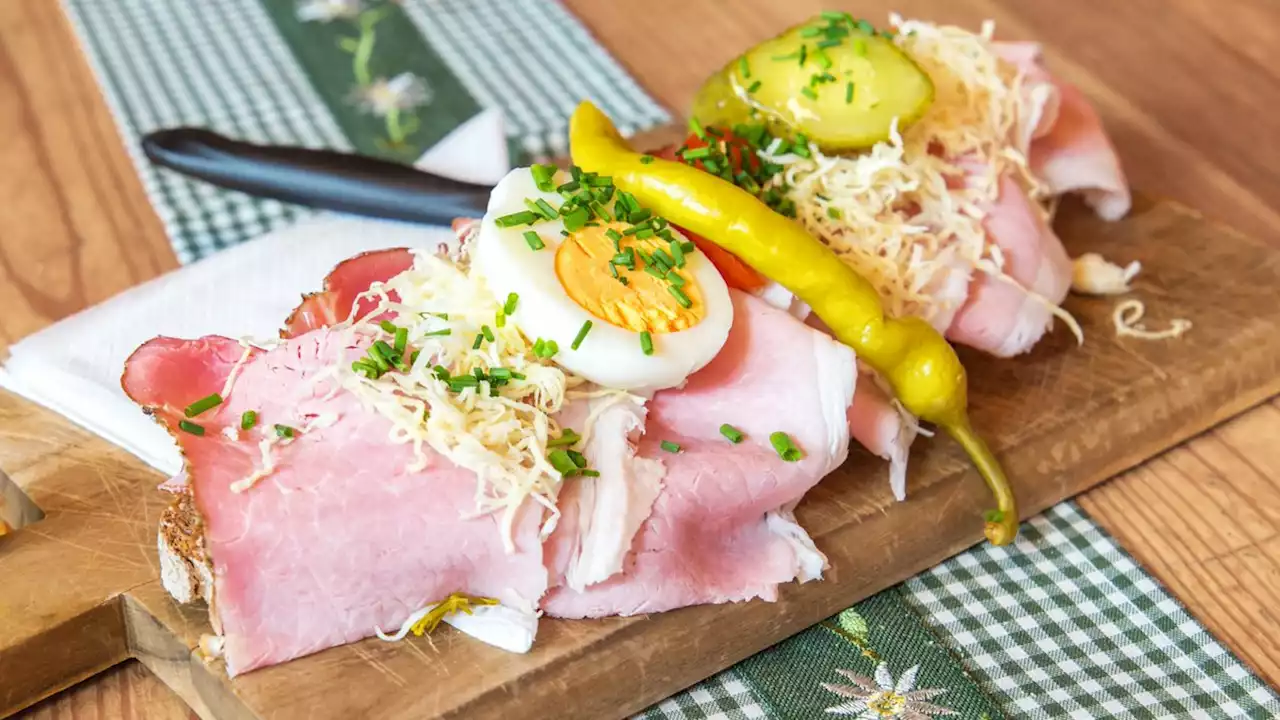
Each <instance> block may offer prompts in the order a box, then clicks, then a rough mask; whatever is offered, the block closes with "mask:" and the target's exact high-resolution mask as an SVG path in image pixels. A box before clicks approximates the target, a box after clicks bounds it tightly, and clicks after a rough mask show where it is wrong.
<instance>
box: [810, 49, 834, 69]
mask: <svg viewBox="0 0 1280 720" xmlns="http://www.w3.org/2000/svg"><path fill="white" fill-rule="evenodd" d="M813 60H814V62H816V63H818V67H820V68H822V69H823V70H829V69H831V64H832V63H831V58H829V57H827V54H826V53H825V52H823V51H822V48H818V49H817V50H814V51H813Z"/></svg>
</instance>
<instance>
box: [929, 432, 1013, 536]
mask: <svg viewBox="0 0 1280 720" xmlns="http://www.w3.org/2000/svg"><path fill="white" fill-rule="evenodd" d="M943 428H944V429H945V430H946V431H947V434H949V435H950V436H951V437H953V438H955V440H956V442H958V443H960V447H962V448H964V451H965V452H966V453H968V454H969V459H970V460H972V461H973V464H974V466H975V467H977V468H978V472H979V473H980V474H981V475H982V479H983V480H985V481H986V482H987V487H989V488H991V494H992V495H995V498H996V509H995V510H988V511H987V512H986V513H984V514H983V519H984V520H985V521H986V526H985V528H984V530H985V532H986V535H987V539H988V540H990V541H991V544H992V545H1008V544H1009V543H1011V542H1013V539H1014V538H1015V537H1017V535H1018V501H1017V500H1016V499H1014V497H1013V488H1012V487H1010V486H1009V478H1007V477H1005V475H1004V470H1003V469H1002V468H1001V467H1000V461H998V460H996V456H995V455H994V454H992V452H991V449H990V448H988V447H987V444H986V443H985V442H983V440H982V438H981V437H979V436H978V434H977V433H976V432H974V431H973V427H972V426H970V425H969V418H968V417H966V416H964V415H961V416H960V418H959V419H958V420H954V421H952V422H950V423H947V424H946V425H944V426H943Z"/></svg>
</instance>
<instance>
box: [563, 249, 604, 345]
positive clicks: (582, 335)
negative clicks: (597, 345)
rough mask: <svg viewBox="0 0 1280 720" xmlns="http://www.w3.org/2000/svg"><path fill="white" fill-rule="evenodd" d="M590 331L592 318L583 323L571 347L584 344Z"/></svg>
mask: <svg viewBox="0 0 1280 720" xmlns="http://www.w3.org/2000/svg"><path fill="white" fill-rule="evenodd" d="M609 267H613V266H612V265H610V266H609ZM589 332H591V321H590V320H588V321H586V322H584V323H582V328H581V329H580V330H578V335H577V337H575V338H574V339H573V344H572V345H570V346H569V348H570V349H572V350H577V349H578V346H580V345H582V341H583V340H586V339H587V333H589Z"/></svg>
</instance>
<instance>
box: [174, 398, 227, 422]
mask: <svg viewBox="0 0 1280 720" xmlns="http://www.w3.org/2000/svg"><path fill="white" fill-rule="evenodd" d="M221 404H222V396H221V395H219V394H218V393H214V394H212V395H209V396H207V397H202V398H200V399H199V400H197V401H195V402H193V403H191V404H190V405H188V406H187V407H186V409H185V410H183V411H182V414H183V415H186V416H187V417H189V418H193V417H195V416H197V415H199V414H200V413H202V412H205V411H207V410H212V409H213V408H216V407H218V406H219V405H221Z"/></svg>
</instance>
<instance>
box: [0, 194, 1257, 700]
mask: <svg viewBox="0 0 1280 720" xmlns="http://www.w3.org/2000/svg"><path fill="white" fill-rule="evenodd" d="M1057 227H1058V229H1059V232H1060V234H1061V235H1062V237H1063V238H1064V241H1065V242H1066V244H1067V246H1068V248H1070V250H1071V252H1072V254H1073V255H1074V254H1080V253H1083V252H1086V251H1096V252H1100V253H1102V254H1103V255H1104V256H1106V257H1109V258H1114V259H1117V260H1123V261H1125V262H1127V261H1129V260H1133V259H1137V260H1140V261H1141V262H1142V264H1143V268H1144V271H1143V274H1142V275H1141V276H1140V277H1139V279H1138V281H1137V283H1136V288H1135V293H1134V296H1135V297H1138V298H1140V299H1142V300H1144V301H1146V303H1147V305H1148V308H1149V312H1150V316H1151V317H1150V319H1149V322H1150V323H1151V324H1152V325H1153V326H1159V325H1162V324H1163V323H1164V322H1165V321H1167V320H1168V319H1170V318H1174V317H1183V318H1189V319H1191V320H1192V321H1194V323H1195V327H1194V329H1193V330H1192V331H1191V332H1190V333H1189V334H1188V335H1186V336H1184V337H1183V338H1181V339H1178V340H1173V341H1166V342H1143V341H1137V340H1132V339H1117V338H1116V336H1115V333H1114V330H1113V327H1112V321H1111V314H1112V310H1113V308H1114V306H1115V304H1116V302H1117V300H1116V299H1114V298H1102V299H1096V298H1076V297H1073V298H1071V299H1070V300H1069V301H1068V303H1067V308H1068V309H1069V310H1070V311H1071V312H1072V313H1073V314H1074V315H1075V316H1076V317H1077V318H1079V319H1080V321H1081V324H1082V326H1083V327H1084V330H1085V333H1086V336H1087V342H1086V344H1085V345H1084V346H1083V347H1076V345H1075V343H1074V340H1073V339H1072V338H1071V336H1070V334H1069V333H1067V332H1066V331H1065V330H1064V329H1062V328H1059V329H1057V330H1056V331H1055V332H1054V333H1053V334H1052V335H1051V336H1050V337H1049V338H1047V339H1046V340H1045V341H1043V342H1042V343H1041V344H1040V345H1039V346H1038V347H1037V348H1036V350H1035V351H1034V352H1033V353H1031V354H1030V355H1028V356H1025V357H1022V358H1018V359H1014V360H1005V361H999V360H994V359H991V358H987V357H983V356H980V355H978V354H976V353H965V354H964V356H963V359H964V360H965V363H966V365H967V367H968V368H969V370H970V378H971V380H970V382H971V393H970V394H971V406H972V408H973V414H974V422H975V423H976V425H977V426H978V427H979V428H980V429H981V431H982V432H983V433H984V434H985V435H986V436H987V438H988V439H989V441H990V442H991V443H992V445H993V446H994V448H995V449H996V450H997V452H998V453H999V454H1000V456H1001V458H1002V459H1003V461H1004V463H1005V467H1006V469H1007V470H1008V472H1009V475H1010V476H1011V477H1012V478H1013V480H1014V483H1015V485H1016V487H1017V490H1018V495H1019V498H1020V500H1021V503H1022V509H1023V512H1024V516H1029V515H1032V514H1035V513H1037V512H1039V511H1040V510H1042V509H1044V508H1045V507H1048V506H1049V505H1052V504H1053V503H1056V502H1058V501H1059V500H1062V499H1063V498H1066V497H1070V496H1072V495H1074V494H1076V493H1078V492H1081V491H1082V490H1084V489H1086V488H1088V487H1089V486H1091V485H1094V484H1095V483H1098V482H1100V481H1102V480H1104V479H1106V478H1108V477H1110V476H1112V475H1114V474H1116V473H1118V472H1120V471H1121V470H1124V469H1126V468H1128V467H1131V466H1133V465H1136V464H1138V463H1140V462H1142V461H1143V460H1145V459H1146V458H1149V457H1151V456H1152V455H1154V454H1156V453H1158V452H1160V451H1162V450H1164V449H1166V448H1168V447H1170V446H1172V445H1174V444H1176V443H1178V442H1181V441H1182V440H1184V439H1186V438H1188V437H1190V436H1192V435H1194V434H1196V433H1198V432H1201V431H1203V430H1205V429H1206V428H1208V427H1210V426H1212V425H1214V424H1216V423H1218V422H1220V421H1222V420H1224V419H1226V418H1227V417H1229V416H1231V415H1233V414H1236V413H1238V412H1240V411H1242V410H1245V409H1247V408H1248V407H1250V406H1252V405H1254V404H1256V403H1258V402H1261V401H1262V400H1264V399H1266V398H1268V397H1270V396H1272V395H1274V394H1276V393H1278V392H1280V303H1277V302H1276V301H1275V292H1276V288H1277V287H1280V253H1277V252H1275V251H1273V250H1271V249H1269V248H1267V247H1265V246H1263V245H1262V244H1260V243H1257V242H1253V241H1250V240H1248V239H1246V238H1243V237H1239V236H1238V235H1237V234H1236V233H1234V232H1233V231H1231V230H1228V229H1225V228H1223V227H1221V226H1218V225H1215V224H1212V223H1210V222H1208V221H1206V220H1204V219H1202V218H1201V217H1199V216H1198V215H1197V214H1196V213H1194V212H1192V211H1190V210H1187V209H1186V208H1184V207H1181V206H1178V205H1176V204H1173V203H1168V202H1155V201H1151V200H1147V199H1139V200H1138V202H1137V205H1136V207H1135V209H1134V212H1133V213H1132V215H1131V216H1130V217H1129V218H1128V219H1126V220H1124V221H1122V222H1119V223H1115V224H1107V223H1103V222H1100V221H1098V220H1096V219H1094V218H1092V216H1090V215H1089V214H1088V213H1087V212H1086V211H1084V210H1083V209H1081V208H1080V207H1078V206H1076V205H1073V204H1069V205H1067V206H1066V207H1064V209H1063V210H1062V212H1061V214H1060V217H1059V220H1058V223H1057ZM319 280H320V279H319V278H317V283H318V282H319ZM0 468H3V469H4V471H5V472H7V473H8V474H9V476H10V477H11V478H12V479H13V481H14V482H15V483H16V484H17V485H18V486H20V487H21V488H23V489H24V490H25V492H26V494H27V495H28V496H29V497H30V499H31V500H33V501H34V502H35V504H36V505H38V506H39V508H40V509H41V510H43V512H44V514H45V516H44V518H43V519H41V520H39V521H37V522H34V523H32V524H28V525H26V526H25V527H21V528H18V529H17V530H16V531H15V532H12V533H9V534H8V535H5V536H3V537H0V716H3V715H6V714H8V713H12V712H14V711H16V710H18V709H20V708H23V707H25V706H27V705H30V704H31V703H34V702H36V701H38V700H40V699H42V698H44V697H46V696H48V695H50V694H52V693H54V692H56V691H58V690H60V689H62V688H65V687H67V686H69V685H71V684H73V683H76V682H78V681H80V680H82V679H84V678H86V677H89V676H91V675H93V674H94V673H97V672H99V671H101V670H103V669H105V668H107V667H109V666H111V665H113V664H115V663H118V662H120V661H122V660H124V659H125V658H128V657H136V658H138V659H140V660H141V661H142V662H143V663H144V664H145V665H146V666H147V667H148V668H150V669H151V670H152V671H153V672H155V673H156V674H157V675H158V676H159V677H160V678H162V679H163V680H164V682H166V683H168V684H169V685H170V686H171V687H173V688H174V690H176V691H177V692H178V693H179V694H180V695H181V696H182V697H183V698H184V699H185V700H186V701H187V702H188V703H190V704H191V706H192V707H193V708H194V709H195V710H196V711H197V712H198V713H199V714H200V715H201V716H202V717H205V718H219V719H227V718H266V717H273V718H292V717H308V718H310V717H334V718H349V717H371V716H377V717H380V718H464V717H465V718H477V717H497V716H501V717H504V718H544V717H557V718H592V719H593V720H594V719H597V718H605V717H621V716H624V715H626V714H628V713H631V712H633V711H636V710H639V709H642V708H643V707H645V706H647V705H649V704H651V703H653V702H654V701H657V700H659V699H661V698H663V697H665V696H667V695H670V694H671V693H673V692H675V691H677V690H679V689H681V688H683V687H686V686H688V685H690V684H692V683H694V682H696V681H698V680H699V679H702V678H704V677H707V676H709V675H711V674H712V673H714V672H716V671H718V670H720V669H722V668H724V667H726V666H728V665H730V664H732V663H733V662H736V661H737V660H740V659H742V658H744V657H747V656H749V655H751V654H752V653H755V652H757V651H759V650H761V649H763V648H765V647H767V646H769V645H770V644H772V643H774V642H777V641H778V640H780V639H782V638H784V637H787V636H788V635H791V634H793V633H795V632H798V631H799V630H801V629H803V628H805V627H808V626H809V625H811V624H813V623H815V622H817V621H818V620H821V619H823V618H825V617H827V616H829V615H831V614H833V613H835V612H837V611H839V610H841V609H843V608H845V607H848V606H849V605H851V604H853V603H855V602H857V601H858V600H861V599H863V598H865V597H868V596H869V595H871V594H873V593H875V592H877V591H879V590H881V589H883V588H885V587H888V586H890V585H892V584H894V583H897V582H899V581H901V580H903V579H905V578H907V577H910V576H911V575H913V574H915V573H917V572H919V571H921V570H923V569H925V568H927V567H929V566H931V565H933V564H935V563H937V562H939V561H940V560H942V559H944V558H946V557H948V556H950V555H952V554H954V553H956V552H958V551H960V550H963V549H964V548H966V547H968V546H970V545H972V544H974V543H975V542H978V541H980V540H981V537H982V532H981V522H980V521H979V513H980V512H981V510H982V509H983V508H985V507H987V505H988V503H989V498H988V495H987V492H986V489H985V487H984V486H983V484H982V482H981V481H980V480H979V479H978V478H977V476H976V475H975V474H974V473H973V472H972V471H971V470H970V469H969V466H968V464H967V462H966V461H965V459H964V457H963V456H962V455H961V453H960V452H958V450H957V448H956V447H955V446H954V445H953V444H952V443H950V442H949V441H946V440H943V439H936V440H929V439H921V440H920V441H918V442H917V443H916V446H915V452H914V453H913V458H912V471H911V480H910V497H909V500H908V501H907V502H906V503H902V504H899V503H895V502H893V500H892V498H891V496H890V494H889V491H888V487H887V483H886V482H885V467H884V464H883V463H882V462H880V461H879V460H876V459H874V458H871V457H869V456H868V455H866V454H865V453H862V452H855V453H854V455H853V457H851V458H850V460H849V462H848V463H846V464H845V466H844V467H842V468H841V469H840V470H838V471H837V472H835V473H833V474H832V475H831V476H830V477H828V478H827V479H825V480H824V481H823V482H822V484H821V485H819V486H818V488H817V489H815V490H814V491H812V492H811V493H810V494H809V495H808V496H807V497H806V498H805V500H804V502H803V503H802V504H801V505H800V507H799V510H798V515H799V518H800V521H801V522H802V524H803V525H804V526H805V527H806V528H808V529H809V531H810V533H811V534H812V536H813V537H814V539H815V541H816V542H817V544H818V546H819V547H820V548H821V549H822V550H823V551H824V552H825V553H827V555H828V557H829V558H830V559H831V563H832V568H831V570H830V571H829V572H828V573H827V576H826V579H825V580H824V581H822V582H814V583H809V584H807V585H803V586H788V587H785V588H784V590H783V592H782V598H781V600H780V601H779V602H777V603H764V602H751V603H744V604H736V605H721V606H707V607H697V608H689V609H685V610H679V611H675V612H670V613H665V614H662V615H653V616H645V617H636V618H627V619H618V618H615V619H609V620H601V621H556V620H546V621H543V623H542V625H541V628H540V631H539V635H538V639H537V643H536V644H535V647H534V650H533V651H532V652H530V653H529V654H527V655H511V654H507V653H504V652H502V651H500V650H497V649H494V648H491V647H489V646H486V645H483V644H480V643H478V642H476V641H474V640H472V639H470V638H467V637H465V636H462V635H460V634H459V633H457V632H455V631H453V630H452V629H451V628H447V627H445V628H442V629H441V630H440V631H439V632H438V634H437V635H436V636H435V637H434V638H433V639H432V640H431V641H428V640H425V639H419V640H412V641H409V642H405V643H400V644H387V643H382V642H380V641H378V640H367V641H364V642H361V643H356V644H354V645H349V646H346V647H340V648H335V649H331V650H327V651H325V652H322V653H319V654H316V655H313V656H311V657H307V658H303V659H300V660H297V661H294V662H291V663H288V664H285V665H282V666H278V667H273V668H268V669H265V670H261V671H258V672H254V673H250V674H248V675H246V676H244V677H242V678H239V679H237V680H236V681H234V682H232V681H229V680H228V679H227V678H226V676H225V674H224V672H223V669H222V667H221V666H220V665H219V664H216V663H215V664H212V665H206V664H204V663H203V662H202V661H201V660H200V659H199V658H198V657H197V656H196V655H195V654H194V652H193V648H195V647H196V644H197V642H198V640H199V637H200V635H201V634H202V633H206V632H208V631H209V626H208V622H207V620H206V618H205V614H204V612H203V610H198V609H187V608H181V607H179V606H177V605H175V604H174V603H173V602H172V601H170V600H169V599H168V597H167V596H166V595H165V593H164V591H163V589H162V588H161V587H160V583H159V581H158V579H157V560H156V550H155V533H156V521H157V517H158V515H159V513H160V511H161V509H162V508H163V507H164V505H165V504H166V502H167V501H168V497H167V496H166V495H165V494H163V493H161V492H158V491H156V490H155V485H156V484H157V483H158V482H159V481H160V480H161V479H162V478H161V477H159V475H157V474H156V473H155V472H154V471H151V470H149V469H147V468H145V467H143V466H142V465H141V464H140V463H139V462H138V461H136V460H134V459H133V458H132V457H131V456H129V455H127V454H126V453H124V452H123V451H121V450H118V449H116V448H114V447H112V446H110V445H108V444H107V443H105V442H104V441H102V440H100V439H98V438H96V437H95V436H92V435H90V434H88V433H86V432H84V431H82V430H79V429H77V428H75V427H73V426H71V425H69V424H68V423H67V422H66V421H65V420H62V419H61V418H60V417H58V416H56V415H54V414H52V413H50V412H47V411H45V410H42V409H40V408H37V407H35V406H33V405H31V404H29V403H27V402H25V401H22V400H20V399H18V398H16V397H14V396H12V395H8V394H3V393H0ZM0 482H3V480H2V479H0ZM10 495H12V491H10ZM4 496H5V494H4V493H0V497H4ZM37 515H38V514H36V513H32V512H28V513H26V516H27V517H28V518H31V517H36V516H37Z"/></svg>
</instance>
